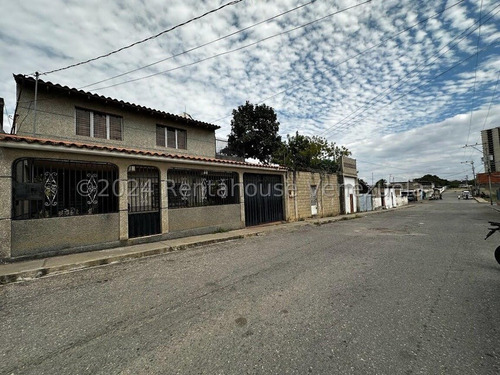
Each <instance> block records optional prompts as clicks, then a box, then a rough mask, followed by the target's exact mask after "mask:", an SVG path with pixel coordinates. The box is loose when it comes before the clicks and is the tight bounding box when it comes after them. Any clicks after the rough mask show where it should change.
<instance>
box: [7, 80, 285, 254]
mask: <svg viewBox="0 0 500 375" xmlns="http://www.w3.org/2000/svg"><path fill="white" fill-rule="evenodd" d="M14 78H15V80H16V84H17V107H16V112H15V116H14V119H15V121H14V126H13V128H12V131H11V134H0V171H1V173H0V195H1V196H0V199H1V201H2V202H5V203H6V204H2V205H1V207H0V236H1V238H2V239H3V240H2V242H1V243H0V258H2V259H12V258H14V259H15V258H24V257H36V256H42V255H50V254H61V253H70V252H78V251H88V250H94V249H103V248H111V247H115V246H122V245H126V244H134V243H140V242H146V241H156V240H162V239H168V238H174V237H180V236H186V235H194V234H202V233H209V232H213V231H217V230H230V229H237V228H242V227H245V226H248V225H258V224H263V223H267V222H272V221H280V220H286V219H287V218H288V213H287V210H286V207H287V205H286V200H285V196H286V194H285V193H284V192H286V178H285V176H286V170H285V169H284V168H281V167H279V166H262V165H256V164H251V163H245V162H242V161H235V160H223V159H219V158H216V156H215V130H216V129H218V127H217V126H215V125H213V124H209V123H205V122H202V121H197V120H194V119H192V118H190V117H189V116H178V115H174V114H170V113H167V112H163V111H159V110H155V109H151V108H147V107H143V106H140V105H136V104H132V103H127V102H123V101H120V100H117V99H113V98H109V97H104V96H100V95H96V94H92V93H89V92H84V91H81V90H77V89H74V88H69V87H67V86H61V85H58V84H54V83H51V82H44V81H42V80H38V83H36V82H35V80H34V79H33V78H29V77H26V76H22V75H16V76H14ZM35 86H36V90H35ZM35 91H36V92H37V95H36V99H37V100H36V103H35V100H34V99H35ZM35 108H36V110H35Z"/></svg>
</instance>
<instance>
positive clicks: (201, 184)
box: [167, 169, 240, 208]
mask: <svg viewBox="0 0 500 375" xmlns="http://www.w3.org/2000/svg"><path fill="white" fill-rule="evenodd" d="M167 191H168V208H187V207H201V206H213V205H223V204H235V203H239V202H240V194H239V184H238V173H227V172H214V171H200V170H190V169H169V170H168V172H167Z"/></svg>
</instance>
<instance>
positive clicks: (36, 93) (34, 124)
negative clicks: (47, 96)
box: [33, 72, 40, 137]
mask: <svg viewBox="0 0 500 375" xmlns="http://www.w3.org/2000/svg"><path fill="white" fill-rule="evenodd" d="M39 77H40V73H38V72H35V103H34V104H35V105H34V110H33V112H34V114H33V137H35V136H36V102H37V99H38V78H39Z"/></svg>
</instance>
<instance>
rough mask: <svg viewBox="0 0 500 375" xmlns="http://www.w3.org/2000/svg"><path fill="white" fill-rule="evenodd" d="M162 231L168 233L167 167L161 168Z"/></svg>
mask: <svg viewBox="0 0 500 375" xmlns="http://www.w3.org/2000/svg"><path fill="white" fill-rule="evenodd" d="M160 181H161V184H160V185H161V188H160V207H161V211H160V214H161V233H168V175H167V169H166V168H165V167H162V168H160Z"/></svg>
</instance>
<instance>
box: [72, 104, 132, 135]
mask: <svg viewBox="0 0 500 375" xmlns="http://www.w3.org/2000/svg"><path fill="white" fill-rule="evenodd" d="M76 135H83V136H87V137H93V138H103V139H112V140H118V141H121V140H122V118H121V117H120V116H115V115H110V114H107V113H102V112H94V111H91V110H88V109H83V108H76Z"/></svg>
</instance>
